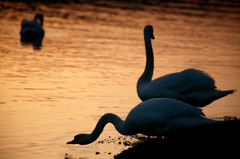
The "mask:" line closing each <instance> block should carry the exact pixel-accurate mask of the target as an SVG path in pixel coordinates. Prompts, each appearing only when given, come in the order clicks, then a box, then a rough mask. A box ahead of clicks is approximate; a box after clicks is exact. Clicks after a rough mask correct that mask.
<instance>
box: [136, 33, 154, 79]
mask: <svg viewBox="0 0 240 159" xmlns="http://www.w3.org/2000/svg"><path fill="white" fill-rule="evenodd" d="M144 41H145V50H146V58H147V59H146V66H145V70H144V72H143V74H142V76H141V77H140V78H139V82H140V83H141V82H150V81H151V80H152V76H153V69H154V57H153V49H152V43H151V35H149V33H147V32H146V31H145V32H144Z"/></svg>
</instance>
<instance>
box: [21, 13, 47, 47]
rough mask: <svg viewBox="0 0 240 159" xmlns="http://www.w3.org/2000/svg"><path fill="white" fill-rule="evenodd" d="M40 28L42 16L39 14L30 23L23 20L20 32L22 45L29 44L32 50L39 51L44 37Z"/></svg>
mask: <svg viewBox="0 0 240 159" xmlns="http://www.w3.org/2000/svg"><path fill="white" fill-rule="evenodd" d="M42 26H43V15H42V14H40V13H37V14H36V15H35V17H34V19H33V20H31V21H29V20H26V19H23V20H22V22H21V31H20V35H21V43H22V45H24V44H29V43H30V44H33V48H34V49H40V47H41V46H42V40H43V37H44V30H43V28H42Z"/></svg>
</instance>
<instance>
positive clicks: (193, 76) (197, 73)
mask: <svg viewBox="0 0 240 159" xmlns="http://www.w3.org/2000/svg"><path fill="white" fill-rule="evenodd" d="M151 39H154V35H153V27H152V26H151V25H147V26H146V27H145V28H144V41H145V48H146V57H147V60H146V67H145V70H144V72H143V74H142V75H141V77H140V78H139V80H138V82H137V93H138V96H139V98H140V99H141V100H142V101H145V100H147V99H151V98H174V99H178V100H181V101H183V102H185V103H188V104H191V105H193V106H196V107H204V106H206V105H208V104H210V103H212V102H213V101H214V100H217V99H219V98H222V97H224V96H226V95H228V94H231V93H233V92H234V90H227V91H220V90H217V87H216V86H215V81H214V79H213V78H211V77H210V76H209V75H208V74H207V73H205V72H203V71H201V70H197V69H186V70H184V71H182V72H177V73H172V74H167V75H165V76H162V77H159V78H157V79H155V80H152V76H153V70H154V56H153V49H152V44H151Z"/></svg>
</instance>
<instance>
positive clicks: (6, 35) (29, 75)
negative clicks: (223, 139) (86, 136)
mask: <svg viewBox="0 0 240 159" xmlns="http://www.w3.org/2000/svg"><path fill="white" fill-rule="evenodd" d="M199 2H201V3H200V4H199V3H198V4H196V3H195V2H189V3H187V2H185V3H181V2H179V3H178V2H176V3H173V2H165V1H164V2H160V1H159V2H158V1H157V2H156V3H155V2H154V1H150V2H149V3H146V4H145V3H138V1H136V2H132V3H130V4H129V3H128V2H126V1H124V2H121V1H111V2H107V1H97V2H94V3H90V2H88V1H81V3H80V2H79V3H77V2H75V1H70V2H68V3H61V1H59V3H51V2H50V1H44V3H40V1H39V2H38V1H34V2H31V3H27V2H26V1H22V2H19V1H1V2H0V8H1V12H0V57H1V58H0V88H1V89H0V126H1V130H0V143H1V146H0V158H4V159H13V158H34V159H42V158H61V159H63V158H64V156H65V153H67V154H69V155H71V156H73V157H76V158H84V157H86V158H93V157H94V158H98V159H101V158H113V156H114V155H116V154H118V153H120V152H121V151H122V149H126V148H127V147H126V146H124V145H123V144H121V145H120V144H115V143H110V144H97V143H98V141H96V142H94V143H93V144H90V145H87V146H79V145H74V146H72V145H71V146H67V145H65V143H66V142H67V141H70V140H71V139H72V137H73V136H74V135H75V134H78V133H90V132H91V131H92V130H93V128H94V127H95V124H96V122H97V121H98V119H99V118H100V117H101V116H102V115H103V114H105V113H115V114H117V115H118V116H119V117H121V118H122V119H124V118H125V117H126V115H127V113H128V112H129V111H130V110H131V109H132V108H133V107H134V106H135V105H137V104H138V103H140V102H141V101H140V99H139V98H138V96H137V92H136V84H137V80H138V78H139V77H140V75H141V74H142V72H143V70H144V67H145V60H146V57H145V56H146V54H145V47H144V40H143V28H144V26H145V25H149V24H151V25H153V27H154V36H155V39H154V40H153V41H152V45H153V50H154V55H155V68H154V76H153V79H155V78H157V77H160V76H162V75H165V74H168V73H173V72H178V71H182V70H184V69H187V68H196V69H201V70H204V71H206V72H207V73H209V74H210V75H211V76H212V77H213V78H214V79H215V80H216V86H217V87H218V88H219V89H221V90H230V89H236V90H237V91H236V92H235V93H234V94H231V95H229V96H227V97H224V98H222V99H220V100H217V101H215V102H213V103H212V104H210V105H208V106H206V107H205V108H203V111H204V113H205V114H206V115H207V117H209V118H216V117H223V116H237V117H239V116H240V107H239V103H240V98H239V95H240V93H239V91H238V90H240V83H239V79H240V45H239V39H240V23H239V18H240V14H239V6H240V4H238V3H237V2H236V3H233V2H231V1H230V2H225V1H221V0H217V1H216V2H215V3H216V5H214V4H211V3H210V2H209V4H208V3H206V4H205V1H202V0H199ZM217 4H219V5H217ZM232 6H236V7H232ZM36 13H42V14H44V26H43V27H44V30H45V37H44V40H43V42H42V47H41V50H34V49H33V47H32V46H28V45H26V46H22V45H21V43H20V34H19V32H20V28H21V26H20V24H21V21H22V19H32V18H33V16H34V15H35V14H36ZM109 136H111V139H112V138H113V139H118V137H121V135H120V134H119V133H117V132H116V131H115V129H114V127H113V126H112V125H107V127H106V128H105V129H104V133H103V134H102V135H101V136H100V138H99V140H104V139H106V138H109ZM116 143H117V142H116ZM97 151H98V152H101V153H100V154H99V155H96V152H97ZM104 152H106V153H104ZM109 152H111V153H110V154H108V153H109Z"/></svg>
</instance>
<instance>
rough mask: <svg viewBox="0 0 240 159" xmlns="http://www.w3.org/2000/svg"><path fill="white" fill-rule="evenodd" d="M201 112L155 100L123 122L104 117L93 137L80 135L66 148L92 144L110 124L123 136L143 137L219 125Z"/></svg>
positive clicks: (181, 104) (130, 113)
mask: <svg viewBox="0 0 240 159" xmlns="http://www.w3.org/2000/svg"><path fill="white" fill-rule="evenodd" d="M204 116H205V115H204V113H203V112H202V109H200V108H197V107H194V106H191V105H189V104H186V103H183V102H182V101H179V100H176V99H171V98H153V99H149V100H146V101H144V102H142V103H140V104H138V105H137V106H136V107H135V108H133V109H132V110H131V111H130V112H129V114H128V116H127V117H126V120H125V121H123V120H122V119H121V118H120V117H118V116H117V115H115V114H112V113H107V114H105V115H103V116H102V117H101V118H100V119H99V121H98V123H97V125H96V127H95V129H94V130H93V131H92V133H91V134H78V135H76V136H75V137H74V139H73V140H72V141H70V142H68V143H67V144H81V145H85V144H89V143H92V142H94V141H95V140H96V139H97V138H98V137H99V136H100V134H101V133H102V131H103V129H104V127H105V125H106V124H107V123H112V124H113V125H114V126H115V128H116V130H117V131H118V132H119V133H120V134H122V135H135V134H138V133H140V134H144V135H147V136H162V135H166V134H168V133H175V132H177V131H179V130H184V129H191V128H194V127H196V126H200V125H205V124H213V123H216V122H218V121H215V120H211V119H208V118H205V117H204Z"/></svg>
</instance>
